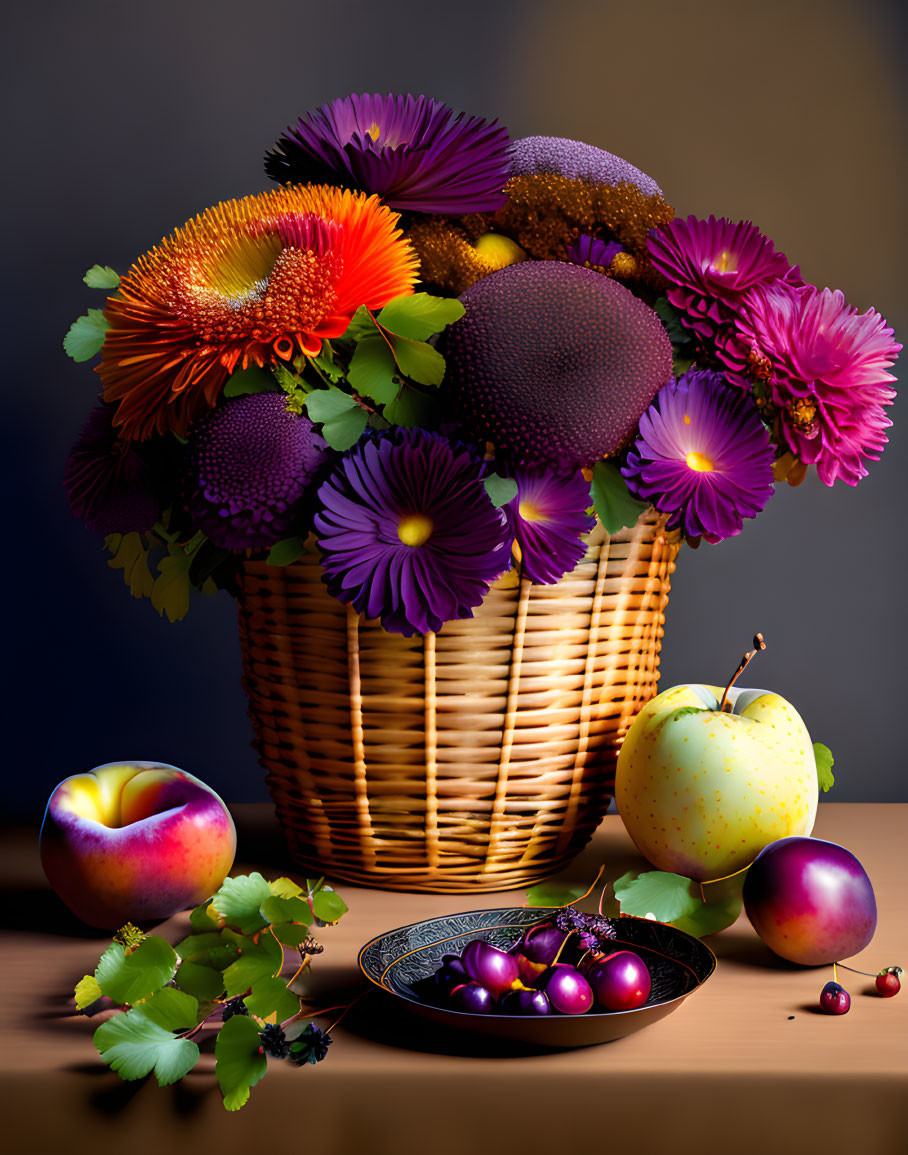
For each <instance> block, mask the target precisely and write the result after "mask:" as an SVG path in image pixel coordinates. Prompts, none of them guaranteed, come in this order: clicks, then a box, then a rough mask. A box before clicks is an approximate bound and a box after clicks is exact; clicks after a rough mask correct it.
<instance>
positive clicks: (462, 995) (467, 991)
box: [451, 983, 495, 1015]
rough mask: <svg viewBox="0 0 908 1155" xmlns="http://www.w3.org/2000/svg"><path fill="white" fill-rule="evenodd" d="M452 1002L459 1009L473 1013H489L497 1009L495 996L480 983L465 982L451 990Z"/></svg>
mask: <svg viewBox="0 0 908 1155" xmlns="http://www.w3.org/2000/svg"><path fill="white" fill-rule="evenodd" d="M451 1002H452V1003H453V1004H454V1006H455V1008H456V1009H457V1010H458V1011H467V1012H468V1013H469V1014H471V1015H489V1014H491V1013H492V1011H493V1010H494V1009H495V996H494V995H493V994H492V992H491V991H489V990H486V988H485V987H482V986H480V985H479V983H464V984H463V986H459V987H455V988H454V990H453V991H451Z"/></svg>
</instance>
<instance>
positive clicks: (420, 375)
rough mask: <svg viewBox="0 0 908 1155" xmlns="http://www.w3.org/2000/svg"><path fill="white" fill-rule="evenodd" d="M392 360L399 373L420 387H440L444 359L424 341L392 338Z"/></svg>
mask: <svg viewBox="0 0 908 1155" xmlns="http://www.w3.org/2000/svg"><path fill="white" fill-rule="evenodd" d="M392 343H393V345H394V359H395V361H396V362H397V364H398V366H399V368H400V371H401V373H403V375H404V376H405V377H409V378H410V380H411V381H417V382H418V383H419V384H420V385H440V384H441V383H442V381H443V379H444V375H445V359H444V357H442V355H441V353H439V352H438V350H437V349H434V348H433V347H432V346H431V345H427V344H426V343H425V341H410V340H408V339H407V338H406V337H394V338H393V339H392Z"/></svg>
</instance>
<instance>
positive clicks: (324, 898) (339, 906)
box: [294, 886, 349, 922]
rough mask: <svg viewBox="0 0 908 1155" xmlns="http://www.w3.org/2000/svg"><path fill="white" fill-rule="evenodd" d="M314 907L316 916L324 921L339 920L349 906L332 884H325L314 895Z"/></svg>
mask: <svg viewBox="0 0 908 1155" xmlns="http://www.w3.org/2000/svg"><path fill="white" fill-rule="evenodd" d="M312 909H313V911H315V917H316V918H320V919H321V920H322V922H337V920H338V919H339V918H340V916H341V915H342V914H345V913H346V911H347V910H348V909H349V907H348V906H347V904H346V903H345V902H344V900H343V899H342V898H341V896H340V895H339V894H337V893H336V892H335V891H333V890H332V889H331V887H330V886H324V887H322V888H321V889H320V890H316V891H315V892H314V894H313V895H312ZM294 921H295V920H294Z"/></svg>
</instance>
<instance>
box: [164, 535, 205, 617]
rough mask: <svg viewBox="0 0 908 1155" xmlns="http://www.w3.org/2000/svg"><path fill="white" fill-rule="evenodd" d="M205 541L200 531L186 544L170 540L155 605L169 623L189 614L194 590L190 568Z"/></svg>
mask: <svg viewBox="0 0 908 1155" xmlns="http://www.w3.org/2000/svg"><path fill="white" fill-rule="evenodd" d="M204 540H205V539H204V537H203V535H202V534H196V536H195V537H194V538H193V539H192V541H190V542H188V543H187V544H186V545H185V546H181V545H178V544H177V543H176V542H168V543H167V557H165V558H162V559H161V561H160V562H158V576H157V577H156V578H155V583H154V586H153V587H152V590H151V604H152V605H153V606H154V608H155V609H156V610H157V611H158V613H159V614H160V615H161V616H162V617H163V616H164V615H165V614H166V615H167V620H168V621H169V622H179V621H182V620H183V618H185V617H186V615H187V614H188V613H189V595H190V593H191V592H192V580H191V578H190V576H189V570H190V568H191V566H192V562H193V558H194V557H195V554H196V552H197V551H198V549H199V547H200V546H201V545H202V542H203V541H204Z"/></svg>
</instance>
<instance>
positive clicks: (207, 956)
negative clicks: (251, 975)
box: [175, 934, 239, 971]
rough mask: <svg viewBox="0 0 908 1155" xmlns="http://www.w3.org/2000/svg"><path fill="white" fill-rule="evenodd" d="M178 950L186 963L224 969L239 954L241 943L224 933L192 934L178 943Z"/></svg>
mask: <svg viewBox="0 0 908 1155" xmlns="http://www.w3.org/2000/svg"><path fill="white" fill-rule="evenodd" d="M175 949H176V952H177V954H178V955H179V956H180V958H181V959H182V961H183V962H184V963H186V962H191V963H196V964H198V965H199V966H206V967H212V968H214V969H215V970H219V971H221V970H224V968H225V967H228V966H230V964H231V963H232V962H234V961H235V960H236V958H237V956H238V954H239V944H238V943H236V942H233V941H232V940H230V939H227V938H225V936H224V935H223V934H191V935H190V936H189V938H184V939H183V941H182V942H178V943H177V945H176V948H175Z"/></svg>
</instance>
